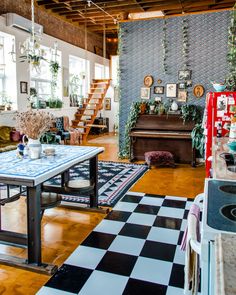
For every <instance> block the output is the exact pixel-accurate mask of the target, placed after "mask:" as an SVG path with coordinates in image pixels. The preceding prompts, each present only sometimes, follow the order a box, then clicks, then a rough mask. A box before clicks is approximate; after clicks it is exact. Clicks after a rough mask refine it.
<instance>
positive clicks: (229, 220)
mask: <svg viewBox="0 0 236 295" xmlns="http://www.w3.org/2000/svg"><path fill="white" fill-rule="evenodd" d="M207 195H208V197H207V225H208V226H210V227H212V228H214V229H217V230H220V231H227V232H233V233H236V182H229V181H220V180H209V181H208V193H207Z"/></svg>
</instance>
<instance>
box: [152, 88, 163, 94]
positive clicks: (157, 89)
mask: <svg viewBox="0 0 236 295" xmlns="http://www.w3.org/2000/svg"><path fill="white" fill-rule="evenodd" d="M154 93H155V94H163V93H164V86H154Z"/></svg>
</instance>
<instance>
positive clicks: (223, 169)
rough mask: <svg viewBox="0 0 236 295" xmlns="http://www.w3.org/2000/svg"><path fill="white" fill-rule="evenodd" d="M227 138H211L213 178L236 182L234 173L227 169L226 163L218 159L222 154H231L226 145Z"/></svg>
mask: <svg viewBox="0 0 236 295" xmlns="http://www.w3.org/2000/svg"><path fill="white" fill-rule="evenodd" d="M229 140H230V139H229V137H221V138H217V137H214V138H213V142H212V168H213V178H216V179H229V180H236V173H235V172H231V171H229V170H228V169H227V166H226V162H225V160H224V159H223V158H221V157H220V154H222V153H231V151H230V150H229V148H228V146H227V143H228V141H229Z"/></svg>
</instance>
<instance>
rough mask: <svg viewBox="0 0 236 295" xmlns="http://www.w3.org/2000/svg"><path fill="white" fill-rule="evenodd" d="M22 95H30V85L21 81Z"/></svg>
mask: <svg viewBox="0 0 236 295" xmlns="http://www.w3.org/2000/svg"><path fill="white" fill-rule="evenodd" d="M20 93H28V83H27V82H24V81H20Z"/></svg>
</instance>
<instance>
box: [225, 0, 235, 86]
mask: <svg viewBox="0 0 236 295" xmlns="http://www.w3.org/2000/svg"><path fill="white" fill-rule="evenodd" d="M227 61H228V64H229V74H228V76H227V77H226V79H225V84H226V85H227V89H228V90H229V91H236V3H235V5H234V8H233V10H232V13H231V21H230V26H229V35H228V54H227Z"/></svg>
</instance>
